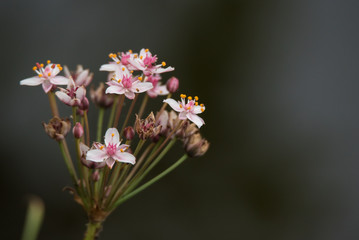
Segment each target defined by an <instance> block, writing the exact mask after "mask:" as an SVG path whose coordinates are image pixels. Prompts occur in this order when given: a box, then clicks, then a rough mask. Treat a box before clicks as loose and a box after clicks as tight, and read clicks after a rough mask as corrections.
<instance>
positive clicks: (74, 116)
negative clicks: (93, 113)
mask: <svg viewBox="0 0 359 240" xmlns="http://www.w3.org/2000/svg"><path fill="white" fill-rule="evenodd" d="M76 115H77V114H76V107H72V121H73V123H74V126H75V124H76V122H77V118H76Z"/></svg>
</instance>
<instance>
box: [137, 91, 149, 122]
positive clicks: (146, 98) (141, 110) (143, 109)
mask: <svg viewBox="0 0 359 240" xmlns="http://www.w3.org/2000/svg"><path fill="white" fill-rule="evenodd" d="M147 102H148V94H145V96H144V98H143V100H142V103H141V107H140V110H139V111H138V117H139V118H141V117H142V115H143V112H144V111H145V108H146V105H147Z"/></svg>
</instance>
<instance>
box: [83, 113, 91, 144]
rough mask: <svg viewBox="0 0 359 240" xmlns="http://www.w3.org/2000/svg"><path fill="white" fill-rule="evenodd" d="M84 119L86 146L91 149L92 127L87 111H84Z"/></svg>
mask: <svg viewBox="0 0 359 240" xmlns="http://www.w3.org/2000/svg"><path fill="white" fill-rule="evenodd" d="M84 119H85V127H86V145H87V146H89V147H90V126H89V120H88V118H87V110H84Z"/></svg>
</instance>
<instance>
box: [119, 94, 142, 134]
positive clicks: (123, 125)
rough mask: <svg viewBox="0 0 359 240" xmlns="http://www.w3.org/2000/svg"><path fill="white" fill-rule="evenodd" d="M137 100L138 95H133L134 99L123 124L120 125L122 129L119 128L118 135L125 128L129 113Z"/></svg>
mask: <svg viewBox="0 0 359 240" xmlns="http://www.w3.org/2000/svg"><path fill="white" fill-rule="evenodd" d="M137 98H138V94H136V95H135V98H134V99H133V100H132V103H131V106H130V109H129V110H128V112H127V116H126V118H125V121H124V122H123V124H122V128H121V131H120V134H122V132H123V129H124V128H125V127H126V124H127V122H128V120H129V119H130V116H131V113H132V111H133V108H134V107H135V103H136V101H137Z"/></svg>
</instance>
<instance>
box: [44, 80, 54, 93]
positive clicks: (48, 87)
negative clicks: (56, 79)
mask: <svg viewBox="0 0 359 240" xmlns="http://www.w3.org/2000/svg"><path fill="white" fill-rule="evenodd" d="M52 86H53V85H52V84H51V83H50V81H49V80H44V81H43V82H42V89H44V91H45V93H48V92H50V90H51V88H52Z"/></svg>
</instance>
